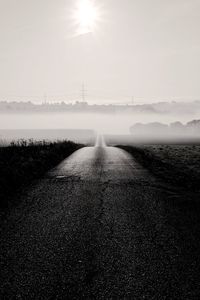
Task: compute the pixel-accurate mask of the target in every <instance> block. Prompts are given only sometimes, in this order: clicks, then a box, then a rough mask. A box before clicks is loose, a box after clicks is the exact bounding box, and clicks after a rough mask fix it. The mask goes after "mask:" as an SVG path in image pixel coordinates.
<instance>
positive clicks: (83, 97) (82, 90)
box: [81, 83, 86, 102]
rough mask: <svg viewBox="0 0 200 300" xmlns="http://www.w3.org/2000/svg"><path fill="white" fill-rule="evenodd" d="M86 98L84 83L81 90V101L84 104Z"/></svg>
mask: <svg viewBox="0 0 200 300" xmlns="http://www.w3.org/2000/svg"><path fill="white" fill-rule="evenodd" d="M85 97H86V90H85V84H84V83H82V89H81V100H82V102H85Z"/></svg>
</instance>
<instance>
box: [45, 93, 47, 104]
mask: <svg viewBox="0 0 200 300" xmlns="http://www.w3.org/2000/svg"><path fill="white" fill-rule="evenodd" d="M44 104H47V94H46V93H44Z"/></svg>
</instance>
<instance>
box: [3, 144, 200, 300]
mask: <svg viewBox="0 0 200 300" xmlns="http://www.w3.org/2000/svg"><path fill="white" fill-rule="evenodd" d="M17 197H18V196H17ZM20 197H21V198H22V199H21V200H20V203H21V204H20V205H19V206H18V207H16V208H15V209H13V211H12V212H11V213H10V215H9V216H8V218H7V219H6V220H5V221H4V223H3V225H2V229H1V238H0V242H1V250H0V259H1V261H0V269H1V271H0V272H1V280H0V288H1V290H0V298H1V299H9V300H10V299H199V295H200V286H199V274H200V272H199V266H200V259H199V249H200V240H199V238H197V237H199V236H200V226H199V223H200V222H199V215H200V214H199V205H197V204H196V206H195V205H193V206H191V207H190V208H189V211H188V209H187V210H186V209H185V207H188V205H186V204H187V203H188V202H189V201H192V200H191V197H192V195H191V194H189V195H187V193H185V192H184V193H183V192H182V191H177V190H176V189H173V188H171V187H169V186H167V185H165V184H164V183H162V182H160V181H159V180H157V179H156V178H154V177H153V176H152V175H151V174H149V173H148V171H147V170H145V169H144V168H142V167H141V166H140V165H139V164H138V163H137V162H136V161H135V160H134V158H132V157H131V156H130V155H129V154H128V153H126V152H125V151H123V150H121V149H119V148H114V147H107V146H105V145H104V143H103V141H102V140H101V139H99V141H98V142H97V144H96V146H95V147H85V148H82V149H80V150H78V151H77V152H75V153H74V154H72V155H71V156H70V157H68V158H67V159H66V160H64V161H63V162H62V163H61V164H60V165H59V166H58V167H56V168H55V169H54V170H52V171H51V172H49V173H48V174H47V175H46V176H45V177H44V178H42V179H41V180H39V181H38V182H36V183H34V184H33V185H32V186H31V187H29V189H28V190H27V191H26V192H25V193H24V195H21V196H20ZM183 198H184V200H183ZM177 203H178V204H177ZM184 205H185V206H184ZM191 216H192V218H191Z"/></svg>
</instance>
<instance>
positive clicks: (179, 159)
mask: <svg viewBox="0 0 200 300" xmlns="http://www.w3.org/2000/svg"><path fill="white" fill-rule="evenodd" d="M119 147H120V148H122V149H124V150H126V151H127V152H129V153H130V154H131V155H133V157H134V158H135V159H136V160H137V161H138V162H139V163H140V164H141V165H142V166H143V167H145V168H146V169H148V170H149V171H150V172H151V173H152V174H153V175H154V176H156V177H158V178H161V179H163V180H164V181H165V182H168V183H170V184H173V185H176V186H180V187H184V188H186V189H190V190H200V146H199V145H146V146H119Z"/></svg>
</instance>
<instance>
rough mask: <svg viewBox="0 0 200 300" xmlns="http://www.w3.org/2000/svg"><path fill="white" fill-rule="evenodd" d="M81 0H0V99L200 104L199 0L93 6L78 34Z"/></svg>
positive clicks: (129, 0)
mask: <svg viewBox="0 0 200 300" xmlns="http://www.w3.org/2000/svg"><path fill="white" fill-rule="evenodd" d="M80 1H82V0H77V1H76V0H0V99H2V97H3V96H7V98H6V99H9V96H10V99H12V100H13V98H12V97H11V95H13V96H15V98H16V99H18V98H17V96H30V97H29V98H30V100H32V99H33V100H34V99H35V98H31V96H39V95H41V97H42V95H43V94H44V93H47V95H48V96H49V99H52V97H53V96H55V97H54V98H56V96H58V95H60V97H61V96H62V95H67V97H68V99H69V100H70V99H72V100H74V99H77V98H79V95H80V89H81V84H82V82H83V81H84V82H85V85H86V88H87V90H88V98H86V99H87V100H93V101H97V102H98V103H100V102H104V101H105V100H107V99H108V100H110V101H117V102H118V101H120V99H121V100H122V101H128V100H129V99H130V97H131V95H134V96H135V97H144V98H149V99H151V98H162V97H164V98H168V99H169V100H171V97H184V98H193V97H194V98H200V0H167V1H166V0H102V1H93V2H94V6H95V7H96V8H97V9H98V14H99V19H100V20H97V22H95V23H96V24H95V28H94V30H93V32H91V33H87V34H82V35H76V33H77V24H75V20H74V19H73V16H74V12H75V10H76V8H77V5H78V4H77V2H80ZM91 1H92V0H91ZM4 99H5V98H4ZM21 99H22V100H25V99H26V97H24V98H23V97H21Z"/></svg>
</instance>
